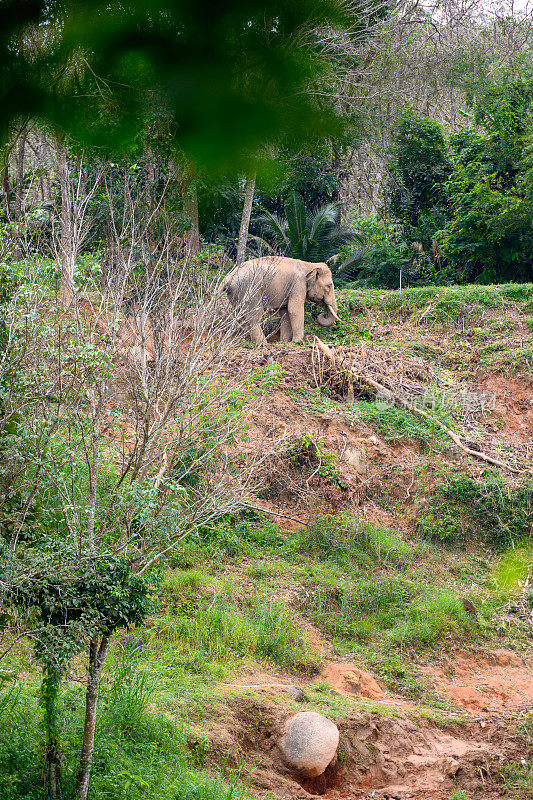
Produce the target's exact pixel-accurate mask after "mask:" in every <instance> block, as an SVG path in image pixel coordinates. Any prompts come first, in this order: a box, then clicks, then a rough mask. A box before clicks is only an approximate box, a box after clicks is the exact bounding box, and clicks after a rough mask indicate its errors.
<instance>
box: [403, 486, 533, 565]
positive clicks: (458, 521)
mask: <svg viewBox="0 0 533 800" xmlns="http://www.w3.org/2000/svg"><path fill="white" fill-rule="evenodd" d="M418 524H419V529H420V532H421V533H422V535H423V536H425V537H426V538H428V539H432V540H434V541H440V542H442V543H445V544H458V543H460V542H464V541H467V540H468V539H474V538H476V539H481V540H485V541H486V542H487V544H489V545H490V546H491V547H493V548H495V549H497V550H503V549H505V548H507V547H510V546H512V545H513V544H514V543H516V542H519V541H521V540H523V539H525V538H527V537H529V536H531V531H532V530H533V482H532V481H525V482H523V483H521V484H519V485H518V486H515V487H509V486H507V485H505V484H504V483H503V481H502V480H501V478H499V477H498V476H496V475H489V476H488V477H487V478H486V479H485V480H484V481H476V480H474V479H473V478H468V477H465V476H462V477H460V478H450V479H449V480H447V481H446V482H445V483H444V484H443V485H442V486H441V487H440V489H439V490H438V491H437V493H436V495H435V497H434V499H433V500H432V501H431V502H430V504H429V508H428V509H427V512H426V513H425V514H424V515H423V516H422V517H421V518H419V520H418Z"/></svg>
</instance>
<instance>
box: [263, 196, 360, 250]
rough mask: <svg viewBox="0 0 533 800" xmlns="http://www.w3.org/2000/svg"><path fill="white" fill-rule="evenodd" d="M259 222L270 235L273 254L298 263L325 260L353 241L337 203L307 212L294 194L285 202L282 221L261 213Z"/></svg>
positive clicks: (352, 234)
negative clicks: (342, 220)
mask: <svg viewBox="0 0 533 800" xmlns="http://www.w3.org/2000/svg"><path fill="white" fill-rule="evenodd" d="M260 222H262V224H263V227H264V228H265V229H266V230H267V232H268V233H269V234H270V236H271V238H272V240H273V242H274V246H275V249H276V251H278V252H280V253H282V254H283V255H287V256H290V257H291V258H299V259H301V260H302V261H311V262H321V261H327V260H328V259H329V258H331V257H332V256H334V255H337V254H338V253H339V251H340V250H341V248H342V247H343V246H344V245H345V244H347V242H349V241H353V240H354V239H355V238H357V237H356V234H354V233H353V232H351V231H349V230H347V229H346V228H344V227H343V225H342V222H341V206H340V204H339V203H328V204H327V205H324V206H320V207H319V208H316V209H314V210H313V211H307V210H306V208H305V206H304V203H303V200H302V198H301V197H300V196H299V195H297V194H296V193H295V192H292V193H291V195H290V196H289V198H288V199H287V201H286V203H285V218H283V217H280V216H279V215H278V214H273V213H271V212H270V211H266V210H265V211H264V214H263V216H262V217H261V219H260Z"/></svg>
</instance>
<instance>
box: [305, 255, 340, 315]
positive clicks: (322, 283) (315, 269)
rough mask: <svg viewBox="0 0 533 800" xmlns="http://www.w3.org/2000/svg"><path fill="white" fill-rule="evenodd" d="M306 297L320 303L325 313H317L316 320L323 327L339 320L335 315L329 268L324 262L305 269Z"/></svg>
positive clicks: (333, 288)
mask: <svg viewBox="0 0 533 800" xmlns="http://www.w3.org/2000/svg"><path fill="white" fill-rule="evenodd" d="M306 274H307V299H308V300H310V301H311V302H312V303H322V304H323V305H324V306H325V308H326V313H325V314H319V315H318V322H319V323H320V325H323V326H324V327H325V328H329V327H330V326H331V325H334V324H335V320H337V322H340V319H339V317H338V315H337V300H336V298H335V287H334V286H333V277H332V275H331V270H330V268H329V267H328V266H327V265H326V264H312V265H310V266H309V269H308V270H307V273H306Z"/></svg>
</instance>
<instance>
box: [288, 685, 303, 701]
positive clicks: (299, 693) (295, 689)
mask: <svg viewBox="0 0 533 800" xmlns="http://www.w3.org/2000/svg"><path fill="white" fill-rule="evenodd" d="M284 689H285V691H286V692H288V694H290V696H291V697H294V699H295V700H296V702H297V703H303V701H304V700H305V694H304V691H303V689H301V688H300V687H299V686H291V685H287V686H285V687H284Z"/></svg>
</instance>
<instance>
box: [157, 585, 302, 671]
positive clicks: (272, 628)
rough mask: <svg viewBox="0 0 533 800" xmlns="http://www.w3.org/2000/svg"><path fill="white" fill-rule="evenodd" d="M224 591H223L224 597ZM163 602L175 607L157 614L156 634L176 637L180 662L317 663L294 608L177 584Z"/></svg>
mask: <svg viewBox="0 0 533 800" xmlns="http://www.w3.org/2000/svg"><path fill="white" fill-rule="evenodd" d="M221 595H222V596H221ZM164 596H165V603H166V604H167V606H169V607H171V608H172V611H170V610H169V611H168V612H167V613H166V614H164V615H161V616H158V617H156V618H154V619H153V622H152V624H151V626H150V630H151V633H152V635H154V636H156V637H157V639H161V640H166V641H174V642H175V643H176V646H177V647H179V649H180V652H181V659H182V662H183V663H185V664H187V665H188V666H189V668H191V669H197V668H198V667H197V666H196V667H195V665H198V663H203V665H204V669H205V666H206V665H207V664H215V663H217V662H218V663H219V664H223V663H225V662H227V661H228V659H229V658H230V657H233V658H234V659H237V658H243V657H244V658H246V657H247V658H253V659H259V660H265V661H268V662H271V663H273V664H276V665H278V666H285V667H292V668H298V669H302V668H308V667H309V666H310V665H312V664H313V663H315V662H316V654H315V653H314V652H313V650H312V647H311V645H310V642H309V640H308V639H307V637H306V635H305V633H304V631H303V630H302V628H301V627H300V626H299V625H298V622H297V618H296V616H295V614H294V612H292V611H290V610H289V609H287V608H286V607H285V606H283V605H282V604H281V603H278V602H275V601H270V600H268V599H267V598H266V597H263V596H261V595H254V596H252V597H248V598H246V599H237V598H235V597H231V596H223V592H221V590H220V588H219V589H218V591H216V590H215V588H212V589H211V590H210V591H206V590H205V589H204V591H198V592H191V591H189V590H188V589H185V590H183V589H174V590H173V591H172V592H171V593H170V594H169V589H168V583H167V588H166V590H165V595H164Z"/></svg>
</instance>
